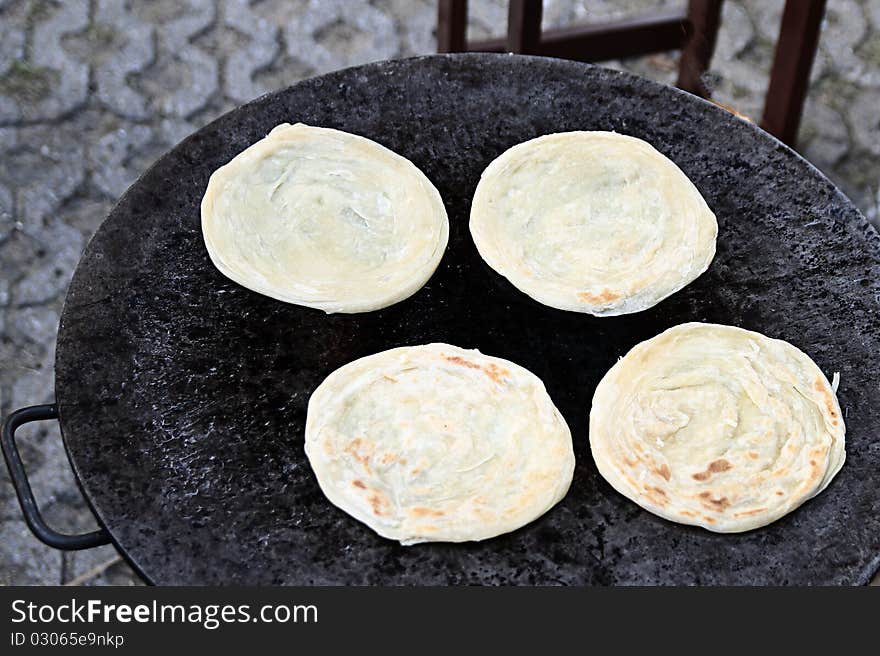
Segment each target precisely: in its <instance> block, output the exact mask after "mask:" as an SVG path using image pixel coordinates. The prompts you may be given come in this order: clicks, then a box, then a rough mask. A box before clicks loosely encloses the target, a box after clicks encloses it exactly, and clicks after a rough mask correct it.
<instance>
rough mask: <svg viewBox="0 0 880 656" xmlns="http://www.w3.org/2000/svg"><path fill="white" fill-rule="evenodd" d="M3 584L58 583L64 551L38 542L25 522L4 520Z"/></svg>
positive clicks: (0, 536)
mask: <svg viewBox="0 0 880 656" xmlns="http://www.w3.org/2000/svg"><path fill="white" fill-rule="evenodd" d="M0 563H2V564H0V585H58V584H59V583H61V552H60V551H56V550H55V549H51V548H49V547H47V546H45V545H44V544H42V543H41V542H38V541H37V540H36V539H35V538H34V536H33V535H31V532H30V531H29V530H28V528H27V526H25V525H24V522H21V521H5V522H0Z"/></svg>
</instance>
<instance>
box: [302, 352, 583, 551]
mask: <svg viewBox="0 0 880 656" xmlns="http://www.w3.org/2000/svg"><path fill="white" fill-rule="evenodd" d="M305 449H306V454H307V455H308V458H309V462H310V463H311V466H312V469H313V470H314V472H315V475H316V476H317V479H318V483H319V485H320V486H321V489H322V490H323V491H324V494H325V495H326V496H327V498H328V499H329V500H330V501H331V502H332V503H333V504H334V505H336V506H338V507H339V508H341V509H342V510H344V511H345V512H347V513H348V514H350V515H352V516H353V517H354V518H356V519H358V520H360V521H362V522H364V523H365V524H367V525H368V526H369V527H370V528H372V529H373V530H374V531H376V532H377V533H378V534H379V535H382V536H384V537H386V538H391V539H393V540H399V541H400V542H401V543H403V544H414V543H417V542H429V541H434V542H437V541H442V542H463V541H468V540H483V539H486V538H490V537H493V536H496V535H499V534H501V533H506V532H508V531H512V530H514V529H516V528H519V527H520V526H523V525H524V524H527V523H528V522H530V521H532V520H533V519H535V518H537V517H539V516H540V515H542V514H544V513H545V512H547V510H549V509H550V508H551V507H552V506H553V505H554V504H556V502H558V501H559V500H560V499H561V498H562V497H563V496H564V495H565V493H566V492H567V491H568V487H569V485H570V484H571V479H572V474H573V471H574V452H573V450H572V443H571V433H570V431H569V429H568V425H567V424H566V423H565V420H564V419H563V418H562V415H561V414H560V413H559V411H558V410H557V409H556V407H555V406H554V405H553V402H552V401H551V399H550V397H549V396H548V395H547V392H546V391H545V389H544V385H543V384H542V383H541V381H540V380H539V379H538V378H537V377H536V376H535V375H534V374H532V373H531V372H529V371H527V370H526V369H523V368H522V367H520V366H517V365H516V364H514V363H512V362H509V361H507V360H502V359H500V358H493V357H489V356H486V355H483V354H481V353H480V352H479V351H471V350H465V349H461V348H458V347H456V346H450V345H448V344H428V345H425V346H408V347H402V348H396V349H391V350H390V351H384V352H382V353H377V354H375V355H370V356H367V357H365V358H361V359H360V360H355V361H354V362H351V363H349V364H347V365H345V366H344V367H342V368H340V369H338V370H336V371H335V372H333V373H332V374H331V375H330V376H328V377H327V379H326V380H325V381H324V382H323V383H321V385H320V386H318V388H317V389H316V390H315V392H314V394H313V395H312V397H311V399H310V400H309V409H308V417H307V420H306V437H305Z"/></svg>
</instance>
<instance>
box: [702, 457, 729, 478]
mask: <svg viewBox="0 0 880 656" xmlns="http://www.w3.org/2000/svg"><path fill="white" fill-rule="evenodd" d="M728 469H733V465H732V464H731V463H730V462H729V461H727V460H724V459H723V458H721V459H719V460H713V461H712V462H710V463H709V466H708V467H707V468H706V471H701V472H697V473H696V474H693V478H694V479H695V480H698V481H707V480H709V478H710V477H711V476H712V474H720V473H721V472H726V471H727V470H728Z"/></svg>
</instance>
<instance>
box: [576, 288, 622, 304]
mask: <svg viewBox="0 0 880 656" xmlns="http://www.w3.org/2000/svg"><path fill="white" fill-rule="evenodd" d="M578 298H579V299H581V300H582V301H583V302H584V303H594V304H599V303H610V302H611V301H616V300H617V299H618V298H620V294H618V293H617V292H613V291H611V290H610V289H608V288H605V289H603V290H602V291H601V292H599V293H598V294H591V293H590V292H581V293H579V294H578Z"/></svg>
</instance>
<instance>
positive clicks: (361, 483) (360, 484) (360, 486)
mask: <svg viewBox="0 0 880 656" xmlns="http://www.w3.org/2000/svg"><path fill="white" fill-rule="evenodd" d="M351 484H352V485H354V486H355V487H359V488H360V489H362V490H366V489H367V486H366V485H364V482H363V481H358V480H354V481H352V482H351Z"/></svg>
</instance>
